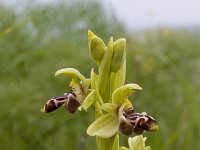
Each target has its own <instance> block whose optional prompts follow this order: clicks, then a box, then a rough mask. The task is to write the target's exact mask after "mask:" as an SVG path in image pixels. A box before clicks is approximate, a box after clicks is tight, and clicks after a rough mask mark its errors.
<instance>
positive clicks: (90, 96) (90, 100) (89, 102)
mask: <svg viewBox="0 0 200 150" xmlns="http://www.w3.org/2000/svg"><path fill="white" fill-rule="evenodd" d="M95 93H96V91H95V90H93V91H92V92H90V94H88V96H87V97H86V98H85V100H84V102H83V104H82V108H83V109H84V110H85V111H87V109H88V108H89V107H90V106H91V105H92V104H93V102H94V100H95V97H96V96H95Z"/></svg>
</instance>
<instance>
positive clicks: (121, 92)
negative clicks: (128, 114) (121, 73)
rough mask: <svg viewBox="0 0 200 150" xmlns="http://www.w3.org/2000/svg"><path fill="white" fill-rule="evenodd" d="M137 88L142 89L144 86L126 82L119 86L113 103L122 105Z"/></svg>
mask: <svg viewBox="0 0 200 150" xmlns="http://www.w3.org/2000/svg"><path fill="white" fill-rule="evenodd" d="M135 90H142V88H141V87H140V86H139V85H137V84H133V83H132V84H131V83H130V84H126V85H123V86H121V87H119V88H117V89H116V90H115V91H114V92H113V95H112V103H115V104H119V105H120V106H121V105H122V104H123V103H124V102H125V100H126V99H127V98H128V96H129V95H131V94H132V93H133V92H135Z"/></svg>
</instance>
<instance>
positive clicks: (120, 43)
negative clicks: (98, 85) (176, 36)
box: [111, 38, 126, 73]
mask: <svg viewBox="0 0 200 150" xmlns="http://www.w3.org/2000/svg"><path fill="white" fill-rule="evenodd" d="M125 48H126V39H124V38H121V39H118V40H117V41H115V42H114V43H113V58H112V62H111V71H112V72H115V73H116V72H117V71H118V70H119V69H120V68H121V66H122V65H123V64H124V61H125V59H126V51H125Z"/></svg>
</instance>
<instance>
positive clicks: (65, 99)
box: [41, 89, 81, 113]
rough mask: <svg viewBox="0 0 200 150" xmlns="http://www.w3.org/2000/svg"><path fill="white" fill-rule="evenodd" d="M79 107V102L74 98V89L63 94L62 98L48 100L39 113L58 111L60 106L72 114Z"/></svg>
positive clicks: (56, 97)
mask: <svg viewBox="0 0 200 150" xmlns="http://www.w3.org/2000/svg"><path fill="white" fill-rule="evenodd" d="M80 105H81V104H80V102H79V100H78V99H77V98H76V94H75V91H74V89H72V91H71V92H69V93H64V95H62V96H54V97H52V98H51V99H50V100H48V101H47V102H46V104H45V105H44V107H43V109H41V111H42V112H45V113H49V112H52V111H54V110H56V109H58V108H59V107H60V106H64V107H65V108H66V110H67V111H68V112H70V113H74V112H75V111H76V110H77V109H78V107H79V106H80Z"/></svg>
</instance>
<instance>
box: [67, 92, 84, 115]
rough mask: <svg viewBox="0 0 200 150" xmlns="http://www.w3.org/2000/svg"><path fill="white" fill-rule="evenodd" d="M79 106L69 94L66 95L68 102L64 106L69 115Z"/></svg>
mask: <svg viewBox="0 0 200 150" xmlns="http://www.w3.org/2000/svg"><path fill="white" fill-rule="evenodd" d="M79 106H81V104H80V102H79V101H78V100H77V99H76V97H74V96H73V95H72V94H71V93H69V94H68V101H67V102H66V103H65V104H64V107H65V108H66V110H67V111H68V112H70V113H74V112H75V111H76V110H77V109H78V107H79Z"/></svg>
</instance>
